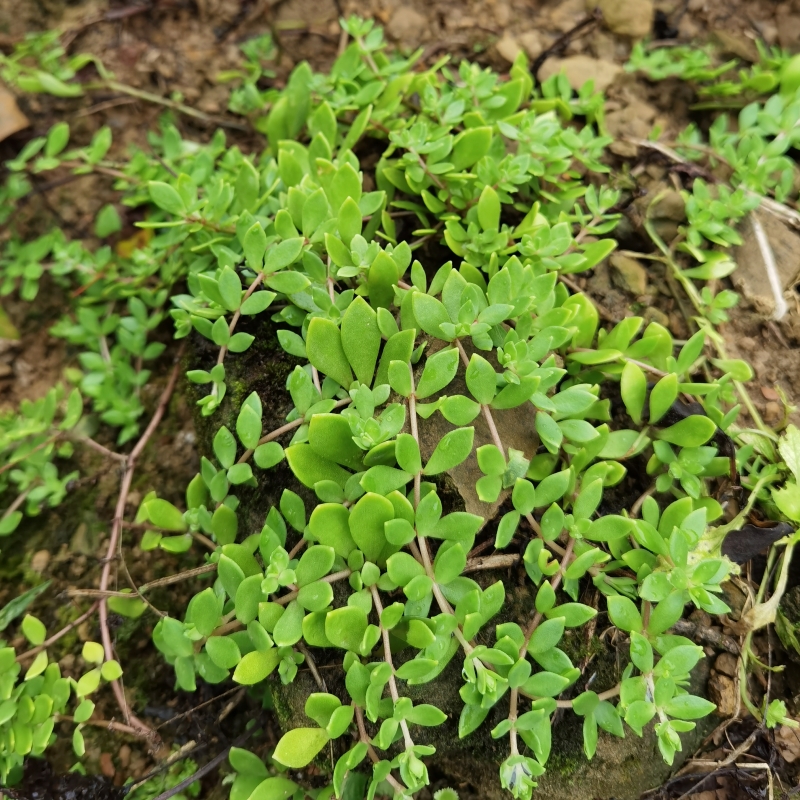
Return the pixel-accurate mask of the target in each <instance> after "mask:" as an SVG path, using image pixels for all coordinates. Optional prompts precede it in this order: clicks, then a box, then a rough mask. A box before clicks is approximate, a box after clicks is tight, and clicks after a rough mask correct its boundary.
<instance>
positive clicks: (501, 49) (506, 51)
mask: <svg viewBox="0 0 800 800" xmlns="http://www.w3.org/2000/svg"><path fill="white" fill-rule="evenodd" d="M496 46H497V52H498V53H499V54H500V55H501V56H502V57H503V58H504V59H505V60H506V61H508V63H509V64H513V63H514V59H515V58H516V57H517V54H518V53H519V51H520V50H521V49H522V48H521V47H520V45H519V42H518V41H517V40H516V39H515V38H514V37H513V36H512V35H511V34H510V33H508V32H506V33H504V34H503V38H502V39H500V41H498V42H497V45H496Z"/></svg>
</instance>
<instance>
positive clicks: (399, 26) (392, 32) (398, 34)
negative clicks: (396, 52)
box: [386, 5, 428, 44]
mask: <svg viewBox="0 0 800 800" xmlns="http://www.w3.org/2000/svg"><path fill="white" fill-rule="evenodd" d="M427 28H428V20H427V19H426V18H425V17H423V16H422V14H420V13H419V11H415V10H414V9H413V8H409V7H408V6H405V5H403V6H400V8H398V9H397V11H395V12H394V14H392V18H391V19H390V20H389V24H388V25H387V26H386V32H387V33H388V34H389V36H391V37H392V38H393V39H396V40H397V41H399V42H401V43H403V44H407V43H411V42H415V41H417V42H418V41H419V39H420V34H421V32H422V31H425V30H427Z"/></svg>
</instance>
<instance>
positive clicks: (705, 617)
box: [689, 608, 711, 628]
mask: <svg viewBox="0 0 800 800" xmlns="http://www.w3.org/2000/svg"><path fill="white" fill-rule="evenodd" d="M689 622H694V624H695V625H699V626H700V627H701V628H708V627H710V626H711V615H710V614H709V613H708V611H703V609H702V608H696V609H695V610H694V611H692V613H691V614H689Z"/></svg>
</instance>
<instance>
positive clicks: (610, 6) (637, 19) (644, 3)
mask: <svg viewBox="0 0 800 800" xmlns="http://www.w3.org/2000/svg"><path fill="white" fill-rule="evenodd" d="M586 5H587V8H588V9H589V10H590V11H593V10H594V9H595V7H598V8H599V9H600V11H601V12H602V14H603V22H604V23H605V25H606V27H607V28H608V29H609V30H610V31H613V32H614V33H616V34H619V35H620V36H629V37H630V38H631V39H643V38H644V37H645V36H648V35H649V34H650V32H651V30H652V28H653V15H654V8H653V2H652V0H588V2H587V4H586Z"/></svg>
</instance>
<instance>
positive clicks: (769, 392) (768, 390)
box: [761, 386, 778, 400]
mask: <svg viewBox="0 0 800 800" xmlns="http://www.w3.org/2000/svg"><path fill="white" fill-rule="evenodd" d="M761 394H763V395H764V399H765V400H777V399H778V393H777V392H776V391H775V389H773V388H772V387H771V386H762V387H761Z"/></svg>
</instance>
